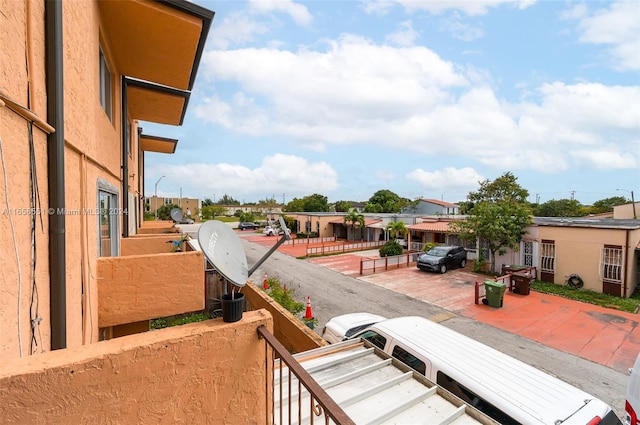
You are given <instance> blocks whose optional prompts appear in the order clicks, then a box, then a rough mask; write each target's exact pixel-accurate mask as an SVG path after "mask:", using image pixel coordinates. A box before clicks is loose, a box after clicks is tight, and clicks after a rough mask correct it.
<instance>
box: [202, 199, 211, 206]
mask: <svg viewBox="0 0 640 425" xmlns="http://www.w3.org/2000/svg"><path fill="white" fill-rule="evenodd" d="M210 205H213V201H212V200H211V198H204V201H202V206H203V207H208V206H210Z"/></svg>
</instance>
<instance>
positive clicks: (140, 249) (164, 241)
mask: <svg viewBox="0 0 640 425" xmlns="http://www.w3.org/2000/svg"><path fill="white" fill-rule="evenodd" d="M179 239H180V235H177V234H175V233H174V234H172V235H152V236H146V235H144V236H143V235H140V236H137V237H129V238H124V239H122V240H121V241H120V255H123V256H124V255H143V254H161V253H167V252H171V249H172V247H173V244H172V243H169V241H174V240H179Z"/></svg>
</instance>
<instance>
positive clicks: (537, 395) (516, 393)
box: [364, 317, 611, 425]
mask: <svg viewBox="0 0 640 425" xmlns="http://www.w3.org/2000/svg"><path fill="white" fill-rule="evenodd" d="M371 331H373V332H374V333H376V334H378V335H384V336H385V339H386V341H384V343H383V345H384V351H385V352H386V353H387V354H390V355H392V351H393V347H394V346H395V345H396V344H398V345H401V346H402V347H403V348H404V349H405V350H407V351H408V352H410V353H413V354H414V355H415V356H416V357H418V358H420V359H422V360H423V361H424V362H425V363H427V362H429V363H430V373H427V377H428V378H429V379H430V380H431V381H433V382H437V372H438V371H442V372H443V373H445V374H446V375H447V376H448V377H450V378H452V379H453V380H455V381H457V382H458V383H460V384H461V385H463V386H464V387H466V388H467V389H468V390H470V391H472V392H473V393H475V394H477V395H479V396H481V397H482V398H483V399H484V401H486V402H488V403H489V404H491V405H493V406H495V407H497V408H499V409H500V410H501V411H502V412H504V413H505V414H506V415H508V416H509V417H511V418H513V419H515V420H516V421H518V422H520V423H523V424H532V425H533V424H549V425H553V424H557V423H562V422H565V421H568V422H567V423H574V422H573V421H571V420H570V419H569V418H572V417H573V418H574V419H575V418H577V417H578V416H580V417H585V418H587V417H588V418H589V420H591V419H593V418H594V417H596V416H599V417H601V418H602V417H603V416H604V415H607V414H608V412H609V411H611V408H610V407H609V406H607V405H606V404H605V403H603V402H602V401H600V400H597V399H595V398H594V397H593V396H591V395H590V394H588V393H586V392H584V391H582V390H580V389H578V388H575V387H573V386H572V385H570V384H568V383H566V382H564V381H561V380H560V379H557V378H555V377H553V376H551V375H548V374H546V373H544V372H542V371H540V370H538V369H536V368H534V367H532V366H530V365H528V364H526V363H523V362H521V361H519V360H517V359H514V358H513V357H510V356H507V355H506V354H504V353H502V352H500V351H497V350H494V349H493V348H491V347H488V346H486V345H484V344H481V343H479V342H478V341H475V340H473V339H471V338H468V337H466V336H464V335H462V334H459V333H457V332H455V331H453V330H451V329H448V328H446V327H444V326H442V325H440V324H437V323H434V322H431V321H430V320H427V319H425V318H422V317H400V318H394V319H389V320H385V321H382V322H379V323H377V324H375V325H372V326H371V327H369V328H368V331H365V332H364V333H367V332H371ZM378 343H379V344H380V343H382V342H381V341H379V342H378ZM374 344H375V342H374ZM587 422H588V421H586V422H585V423H587ZM575 423H578V424H579V423H581V422H579V421H578V422H575Z"/></svg>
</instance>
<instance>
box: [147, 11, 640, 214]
mask: <svg viewBox="0 0 640 425" xmlns="http://www.w3.org/2000/svg"><path fill="white" fill-rule="evenodd" d="M196 3H198V4H200V5H202V6H204V7H206V8H208V9H210V10H213V11H215V18H214V20H213V24H212V27H211V30H210V33H209V37H208V39H207V44H206V47H205V52H204V54H203V57H202V61H201V65H200V69H199V71H198V76H197V80H196V84H195V87H194V90H193V93H192V95H191V99H190V102H189V109H188V112H187V116H186V118H185V121H184V124H183V126H181V127H171V126H159V125H152V124H150V123H142V126H143V128H144V133H145V134H153V135H157V136H164V137H175V138H177V139H179V143H178V148H177V150H176V153H175V154H173V155H163V154H154V153H148V154H147V155H146V158H145V159H146V188H145V190H146V194H147V195H151V194H153V192H154V185H155V182H156V181H157V179H159V178H160V177H161V176H165V178H163V179H162V180H161V182H160V183H159V184H158V195H159V196H178V195H179V194H180V191H182V195H183V196H185V197H197V198H201V199H203V198H206V197H208V198H211V199H219V198H220V197H221V196H222V195H224V194H227V195H229V196H232V197H233V198H235V199H237V200H239V201H241V202H243V201H244V202H257V201H259V200H261V199H266V198H271V197H275V198H276V199H277V200H278V201H282V200H284V201H285V202H289V201H290V200H292V199H293V198H294V197H298V198H301V197H304V196H307V195H311V194H314V193H319V194H322V195H325V196H327V197H328V199H329V201H330V202H335V201H339V200H353V201H366V200H367V199H369V198H370V197H371V196H372V195H373V193H375V192H376V191H378V190H380V189H388V190H391V191H393V192H395V193H397V194H398V195H400V196H402V197H406V198H409V199H416V198H418V197H421V198H435V199H443V200H445V201H449V202H457V201H460V200H464V199H465V198H466V195H467V194H468V193H469V192H470V191H473V190H476V189H477V187H478V181H481V180H485V179H489V180H493V179H494V178H496V177H498V176H500V175H501V174H503V173H504V172H505V171H511V172H512V173H513V174H514V175H515V176H516V177H517V178H518V182H519V183H520V185H521V186H523V187H524V188H526V189H527V190H528V191H529V193H530V200H531V201H532V202H535V201H536V200H539V202H546V201H548V200H551V199H562V198H571V197H572V196H573V197H574V198H575V199H577V200H578V201H580V202H582V203H583V204H591V203H593V202H594V201H596V200H598V199H603V198H607V197H611V196H626V197H627V198H630V194H629V193H628V192H625V191H634V194H635V195H636V196H635V197H636V200H638V199H640V2H638V1H637V0H634V1H627V2H613V1H593V0H590V1H586V2H577V1H535V0H519V1H509V0H465V1H458V0H449V1H433V0H426V1H420V0H411V1H408V0H395V1H393V0H383V1H366V0H365V1H331V0H326V1H307V2H302V1H291V0H274V1H266V0H265V1H215V2H214V1H208V0H199V1H196ZM616 189H622V190H623V191H617V190H616Z"/></svg>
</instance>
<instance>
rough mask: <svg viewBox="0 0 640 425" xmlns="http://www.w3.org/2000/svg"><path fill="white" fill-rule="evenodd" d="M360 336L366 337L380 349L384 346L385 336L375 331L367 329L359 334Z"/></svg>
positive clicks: (385, 343) (385, 342)
mask: <svg viewBox="0 0 640 425" xmlns="http://www.w3.org/2000/svg"><path fill="white" fill-rule="evenodd" d="M360 337H361V338H363V339H366V340H367V341H369V342H370V343H372V344H373V345H375V346H376V347H378V348H379V349H381V350H384V346H385V345H387V338H385V337H383V336H382V335H380V334H379V333H377V332H375V331H367V332H365V333H363V334H362V335H360Z"/></svg>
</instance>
